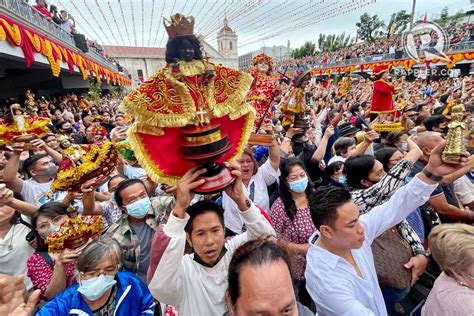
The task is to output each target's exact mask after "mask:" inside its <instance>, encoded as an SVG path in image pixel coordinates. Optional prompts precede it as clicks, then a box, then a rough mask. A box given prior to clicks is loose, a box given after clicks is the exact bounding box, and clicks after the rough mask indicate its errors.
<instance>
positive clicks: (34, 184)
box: [4, 143, 65, 207]
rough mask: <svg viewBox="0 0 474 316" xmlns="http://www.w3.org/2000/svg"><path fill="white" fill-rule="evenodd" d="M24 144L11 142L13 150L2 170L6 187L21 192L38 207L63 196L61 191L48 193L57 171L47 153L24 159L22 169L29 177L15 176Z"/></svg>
mask: <svg viewBox="0 0 474 316" xmlns="http://www.w3.org/2000/svg"><path fill="white" fill-rule="evenodd" d="M24 146H25V144H24V143H15V144H13V151H12V153H11V156H10V159H8V161H7V163H6V165H5V171H4V180H5V184H6V185H7V187H8V188H9V189H11V190H12V191H14V192H19V193H21V195H22V196H23V199H24V201H25V202H28V203H31V204H33V205H36V206H38V207H39V206H41V205H43V204H45V203H47V202H50V201H55V200H59V199H62V198H64V197H65V194H64V193H63V192H56V193H54V194H52V195H49V194H48V193H49V192H50V189H51V183H52V182H53V179H54V177H55V175H56V172H57V171H58V167H57V166H56V165H55V164H54V162H53V159H52V158H51V156H50V155H48V154H40V155H33V156H31V157H30V158H28V159H26V160H25V162H24V163H23V169H24V170H25V172H26V173H27V174H28V176H29V177H30V179H28V180H22V179H20V178H18V177H17V172H18V166H19V163H20V154H21V152H22V151H23V149H24Z"/></svg>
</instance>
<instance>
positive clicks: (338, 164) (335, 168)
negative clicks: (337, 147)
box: [326, 161, 344, 177]
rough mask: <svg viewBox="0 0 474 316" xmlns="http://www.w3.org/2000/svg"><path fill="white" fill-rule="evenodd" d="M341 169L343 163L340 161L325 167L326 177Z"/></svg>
mask: <svg viewBox="0 0 474 316" xmlns="http://www.w3.org/2000/svg"><path fill="white" fill-rule="evenodd" d="M341 167H344V162H342V161H334V162H332V163H331V164H330V165H328V166H327V167H326V175H327V176H328V177H330V176H333V175H334V174H335V173H336V172H338V171H339V169H341Z"/></svg>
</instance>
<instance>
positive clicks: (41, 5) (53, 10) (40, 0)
mask: <svg viewBox="0 0 474 316" xmlns="http://www.w3.org/2000/svg"><path fill="white" fill-rule="evenodd" d="M32 7H33V8H34V9H35V10H37V11H38V12H40V13H41V14H42V15H43V16H44V17H45V18H46V19H47V20H48V21H50V22H52V23H55V24H57V25H58V26H60V27H61V28H62V29H63V30H64V31H65V32H67V33H69V34H73V35H74V34H78V30H77V25H76V20H75V19H74V17H73V16H72V15H71V14H70V13H69V12H67V11H66V10H59V9H58V7H57V6H55V5H53V4H49V5H48V3H47V1H46V0H36V4H35V5H33V6H32ZM86 43H87V47H88V48H89V49H91V50H93V51H95V52H96V53H97V54H99V55H101V56H102V57H104V58H106V59H107V60H108V61H109V62H111V63H113V64H115V65H117V66H119V63H118V62H117V60H115V59H114V58H113V57H110V56H108V55H107V53H106V51H105V50H104V48H103V47H102V46H101V45H100V44H98V43H97V41H96V40H92V39H88V40H87V41H86Z"/></svg>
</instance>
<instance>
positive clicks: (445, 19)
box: [435, 7, 465, 27]
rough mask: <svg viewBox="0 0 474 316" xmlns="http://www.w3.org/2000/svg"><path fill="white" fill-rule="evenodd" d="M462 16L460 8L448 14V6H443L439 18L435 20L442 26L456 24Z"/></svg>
mask: <svg viewBox="0 0 474 316" xmlns="http://www.w3.org/2000/svg"><path fill="white" fill-rule="evenodd" d="M464 16H465V14H464V12H463V11H462V10H459V11H458V12H456V13H455V14H453V15H449V11H448V7H444V9H443V10H442V11H441V14H440V15H439V18H437V19H436V20H435V22H436V23H438V24H439V25H441V26H443V27H450V26H456V25H457V24H459V23H460V22H461V20H462V19H463V18H464Z"/></svg>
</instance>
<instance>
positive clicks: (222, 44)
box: [221, 42, 224, 50]
mask: <svg viewBox="0 0 474 316" xmlns="http://www.w3.org/2000/svg"><path fill="white" fill-rule="evenodd" d="M221 50H224V43H223V42H221Z"/></svg>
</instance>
